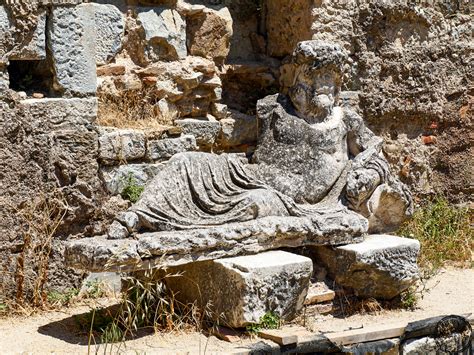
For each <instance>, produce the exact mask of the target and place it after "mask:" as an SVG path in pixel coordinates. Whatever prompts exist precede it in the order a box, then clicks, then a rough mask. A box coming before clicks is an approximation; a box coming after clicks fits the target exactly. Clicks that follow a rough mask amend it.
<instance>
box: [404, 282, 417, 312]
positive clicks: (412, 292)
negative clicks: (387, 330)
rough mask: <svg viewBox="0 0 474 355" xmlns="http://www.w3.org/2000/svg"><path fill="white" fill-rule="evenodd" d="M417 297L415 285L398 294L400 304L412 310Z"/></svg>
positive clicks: (415, 304)
mask: <svg viewBox="0 0 474 355" xmlns="http://www.w3.org/2000/svg"><path fill="white" fill-rule="evenodd" d="M418 300H419V297H418V295H417V290H416V286H412V287H410V288H408V289H407V290H405V291H403V292H402V294H401V295H400V305H401V306H402V308H404V309H407V310H409V311H414V310H415V308H416V306H417V304H418Z"/></svg>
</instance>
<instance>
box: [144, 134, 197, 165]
mask: <svg viewBox="0 0 474 355" xmlns="http://www.w3.org/2000/svg"><path fill="white" fill-rule="evenodd" d="M194 150H197V145H196V138H194V136H191V135H186V136H182V137H179V138H165V139H159V140H149V141H148V142H147V159H149V160H164V159H169V158H171V157H172V156H173V155H175V154H177V153H183V152H189V151H194Z"/></svg>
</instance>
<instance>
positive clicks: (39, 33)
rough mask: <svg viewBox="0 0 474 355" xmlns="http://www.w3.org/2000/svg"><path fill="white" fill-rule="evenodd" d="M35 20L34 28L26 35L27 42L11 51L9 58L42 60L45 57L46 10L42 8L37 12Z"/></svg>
mask: <svg viewBox="0 0 474 355" xmlns="http://www.w3.org/2000/svg"><path fill="white" fill-rule="evenodd" d="M0 16H1V15H0ZM37 21H38V23H37V25H36V28H35V30H34V31H33V33H32V35H31V36H29V37H28V42H26V43H25V44H24V45H22V46H21V47H20V48H19V49H18V50H17V51H14V52H13V53H11V54H10V59H14V60H42V59H45V58H46V11H45V10H44V9H41V10H40V11H39V12H38V13H37ZM0 27H1V25H0Z"/></svg>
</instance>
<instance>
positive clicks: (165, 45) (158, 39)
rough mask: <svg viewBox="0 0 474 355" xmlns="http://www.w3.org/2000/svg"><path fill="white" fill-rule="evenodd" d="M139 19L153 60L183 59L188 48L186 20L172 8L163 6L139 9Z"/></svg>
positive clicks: (149, 54)
mask: <svg viewBox="0 0 474 355" xmlns="http://www.w3.org/2000/svg"><path fill="white" fill-rule="evenodd" d="M137 19H138V20H139V21H140V23H141V25H142V27H143V30H144V32H145V40H146V41H147V43H148V45H147V51H148V53H147V54H148V56H149V58H150V59H151V60H159V59H165V58H167V59H182V58H185V57H186V56H187V54H188V51H187V48H186V22H185V21H184V20H183V18H182V17H181V15H180V14H179V13H178V12H177V11H176V10H172V9H166V8H163V7H155V8H152V9H150V8H146V9H142V10H139V13H138V15H137Z"/></svg>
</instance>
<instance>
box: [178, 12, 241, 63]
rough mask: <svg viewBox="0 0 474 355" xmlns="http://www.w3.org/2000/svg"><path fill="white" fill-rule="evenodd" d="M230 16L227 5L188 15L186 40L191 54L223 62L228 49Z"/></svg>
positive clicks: (230, 34) (231, 32)
mask: <svg viewBox="0 0 474 355" xmlns="http://www.w3.org/2000/svg"><path fill="white" fill-rule="evenodd" d="M232 24H233V22H232V16H231V14H230V12H229V9H228V8H227V7H223V8H221V9H219V10H214V9H209V8H206V9H204V10H203V11H200V12H198V13H196V14H194V15H190V16H188V22H187V25H188V28H187V40H188V48H189V52H190V53H191V55H197V56H201V57H205V58H209V59H213V60H215V61H216V62H219V63H223V62H224V61H225V59H226V58H227V55H228V54H229V51H230V40H231V38H232V34H233V30H232Z"/></svg>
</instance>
